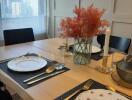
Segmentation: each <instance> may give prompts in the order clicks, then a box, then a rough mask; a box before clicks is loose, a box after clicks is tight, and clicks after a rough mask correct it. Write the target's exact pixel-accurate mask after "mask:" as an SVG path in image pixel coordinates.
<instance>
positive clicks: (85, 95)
mask: <svg viewBox="0 0 132 100" xmlns="http://www.w3.org/2000/svg"><path fill="white" fill-rule="evenodd" d="M75 100H129V99H127V98H126V97H124V96H122V95H120V94H118V93H115V92H112V91H110V90H104V89H92V90H88V91H85V92H82V93H81V94H79V95H78V96H77V98H76V99H75Z"/></svg>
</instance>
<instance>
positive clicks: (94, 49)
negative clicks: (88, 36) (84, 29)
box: [92, 45, 101, 53]
mask: <svg viewBox="0 0 132 100" xmlns="http://www.w3.org/2000/svg"><path fill="white" fill-rule="evenodd" d="M100 51H101V49H100V48H99V47H97V46H93V45H92V53H98V52H100Z"/></svg>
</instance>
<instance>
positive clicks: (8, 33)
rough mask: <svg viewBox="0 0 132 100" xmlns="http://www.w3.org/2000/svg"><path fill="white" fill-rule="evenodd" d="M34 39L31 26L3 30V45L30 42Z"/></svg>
mask: <svg viewBox="0 0 132 100" xmlns="http://www.w3.org/2000/svg"><path fill="white" fill-rule="evenodd" d="M34 40H35V38H34V34H33V29H32V28H21V29H11V30H4V41H5V45H13V44H18V43H25V42H31V41H34Z"/></svg>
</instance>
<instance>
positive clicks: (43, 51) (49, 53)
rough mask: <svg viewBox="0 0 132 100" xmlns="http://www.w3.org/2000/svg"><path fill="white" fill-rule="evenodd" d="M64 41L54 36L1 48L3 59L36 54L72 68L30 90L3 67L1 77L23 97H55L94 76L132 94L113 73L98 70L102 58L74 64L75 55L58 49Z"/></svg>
mask: <svg viewBox="0 0 132 100" xmlns="http://www.w3.org/2000/svg"><path fill="white" fill-rule="evenodd" d="M64 42H65V39H62V38H51V39H44V40H37V41H33V42H28V43H22V44H16V45H10V46H2V47H0V60H4V59H8V58H12V57H18V56H21V55H24V54H26V53H36V54H39V55H41V56H43V57H47V58H49V59H53V60H56V61H58V62H60V63H64V64H65V66H66V67H68V68H69V69H70V70H69V71H67V72H64V73H62V74H59V75H57V76H55V77H52V78H50V79H48V80H46V81H42V82H41V83H39V84H37V85H35V86H32V87H30V88H27V89H24V88H23V87H22V86H20V85H19V84H18V83H17V82H16V81H14V80H13V79H12V78H11V77H10V76H8V75H7V74H6V73H5V72H3V71H2V70H0V80H1V81H2V82H4V83H5V84H6V85H7V86H8V87H9V88H11V89H12V90H14V91H15V92H16V93H18V94H19V95H20V96H21V97H22V98H23V100H53V99H55V98H56V97H58V96H60V95H62V94H63V93H65V92H67V91H68V90H70V89H72V88H74V87H75V86H77V85H79V84H80V83H82V82H84V81H86V80H88V79H93V80H95V81H97V82H100V83H102V84H104V85H107V86H111V87H113V88H115V89H116V90H118V91H120V92H123V93H125V94H127V95H130V96H132V89H128V88H125V87H122V86H120V85H118V84H117V83H116V82H115V81H114V80H113V79H112V78H111V75H110V74H104V73H101V72H99V71H97V70H96V67H98V66H100V65H101V62H102V60H98V61H96V60H91V62H90V64H86V65H78V64H75V63H74V62H73V56H72V55H64V53H63V51H61V50H59V49H58V48H59V47H60V46H61V45H63V44H64ZM70 42H72V40H71V41H70ZM116 55H117V56H116V57H117V58H120V57H122V56H124V55H123V54H120V53H116Z"/></svg>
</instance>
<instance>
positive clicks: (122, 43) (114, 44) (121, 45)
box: [97, 34, 131, 53]
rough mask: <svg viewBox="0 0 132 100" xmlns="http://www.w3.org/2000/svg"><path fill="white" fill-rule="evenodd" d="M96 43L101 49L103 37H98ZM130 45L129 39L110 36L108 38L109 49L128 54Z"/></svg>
mask: <svg viewBox="0 0 132 100" xmlns="http://www.w3.org/2000/svg"><path fill="white" fill-rule="evenodd" d="M97 42H98V43H99V44H100V46H101V48H103V46H104V42H105V35H104V34H101V35H98V36H97ZM130 44H131V39H129V38H123V37H117V36H112V35H111V36H110V43H109V47H110V48H114V49H117V50H119V51H121V52H124V53H128V50H129V47H130Z"/></svg>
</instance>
